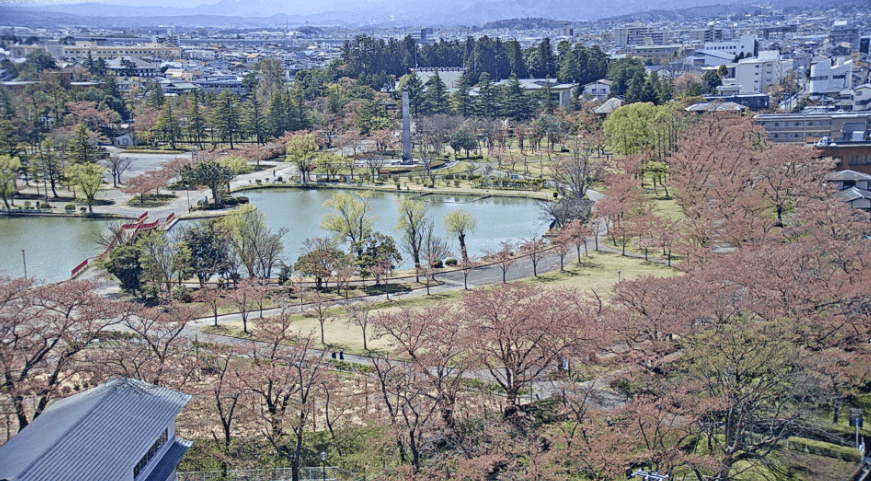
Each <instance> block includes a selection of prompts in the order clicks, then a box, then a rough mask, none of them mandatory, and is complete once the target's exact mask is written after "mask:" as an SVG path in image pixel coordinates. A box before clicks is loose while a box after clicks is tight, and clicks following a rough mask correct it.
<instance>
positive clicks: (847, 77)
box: [808, 57, 853, 95]
mask: <svg viewBox="0 0 871 481" xmlns="http://www.w3.org/2000/svg"><path fill="white" fill-rule="evenodd" d="M852 87H853V60H847V61H846V62H845V61H844V58H843V57H838V58H836V59H835V60H834V61H832V59H830V58H827V59H823V60H820V61H818V62H815V63H812V64H811V79H810V83H809V85H808V92H809V93H810V94H811V95H832V94H837V93H838V92H840V91H842V90H847V89H850V88H852Z"/></svg>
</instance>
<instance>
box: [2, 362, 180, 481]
mask: <svg viewBox="0 0 871 481" xmlns="http://www.w3.org/2000/svg"><path fill="white" fill-rule="evenodd" d="M189 399H190V396H189V395H187V394H183V393H179V392H175V391H171V390H169V389H165V388H162V387H159V386H155V385H152V384H148V383H145V382H142V381H137V380H135V379H118V380H115V381H110V382H107V383H105V384H102V385H100V386H98V387H95V388H92V389H89V390H87V391H84V392H81V393H78V394H75V395H73V396H70V397H68V398H66V399H62V400H60V401H57V402H55V403H54V404H52V405H51V406H50V407H49V408H48V409H46V410H45V411H44V412H43V413H42V414H41V415H40V416H38V417H36V418H35V419H34V420H33V421H32V422H31V423H30V424H29V425H28V426H27V427H26V428H24V429H23V430H21V432H19V433H18V434H17V435H16V436H14V437H13V438H12V439H10V440H9V441H7V442H6V444H4V445H3V446H0V478H9V479H11V480H14V481H64V480H69V479H92V480H117V479H124V478H127V477H129V475H130V473H131V469H133V466H134V464H135V463H136V461H138V460H139V458H140V457H141V456H142V454H143V453H144V452H145V451H146V450H147V449H148V448H149V447H150V446H151V445H152V444H153V443H154V440H155V439H157V437H158V436H159V435H160V433H161V432H163V430H164V429H166V426H167V425H168V424H170V423H171V422H172V421H173V420H174V419H175V416H176V415H177V414H178V412H179V411H181V409H182V407H184V405H185V404H187V402H188V400H189Z"/></svg>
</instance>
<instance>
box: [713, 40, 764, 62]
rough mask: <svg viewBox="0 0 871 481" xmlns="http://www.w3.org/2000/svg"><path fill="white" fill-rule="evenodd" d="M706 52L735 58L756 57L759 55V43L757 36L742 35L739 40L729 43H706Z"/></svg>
mask: <svg viewBox="0 0 871 481" xmlns="http://www.w3.org/2000/svg"><path fill="white" fill-rule="evenodd" d="M705 51H710V52H720V53H725V54H728V55H730V56H732V57H733V58H734V57H736V56H738V55H739V54H743V55H742V56H743V57H755V56H757V55H759V41H758V40H757V39H756V35H742V36H741V37H740V38H739V39H738V40H732V41H729V42H705Z"/></svg>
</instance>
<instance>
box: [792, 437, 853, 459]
mask: <svg viewBox="0 0 871 481" xmlns="http://www.w3.org/2000/svg"><path fill="white" fill-rule="evenodd" d="M786 445H787V447H789V449H792V450H794V451H801V452H804V453H810V454H816V455H817V456H825V457H827V458H835V459H842V460H844V461H852V462H855V463H858V462H861V461H862V453H860V452H859V450H858V449H856V448H848V447H846V446H838V445H837V444H832V443H826V442H823V441H815V440H813V439H807V438H799V437H795V436H792V437H790V438H789V439H787V440H786Z"/></svg>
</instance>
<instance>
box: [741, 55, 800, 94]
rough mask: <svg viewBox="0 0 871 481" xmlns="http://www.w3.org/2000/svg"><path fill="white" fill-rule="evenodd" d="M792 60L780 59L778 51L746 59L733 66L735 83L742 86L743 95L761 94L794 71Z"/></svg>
mask: <svg viewBox="0 0 871 481" xmlns="http://www.w3.org/2000/svg"><path fill="white" fill-rule="evenodd" d="M792 64H793V60H792V59H782V58H780V52H778V51H777V50H765V51H762V52H759V55H758V56H756V57H751V58H745V59H741V60H739V61H738V63H737V64H733V68H732V71H733V72H734V78H735V83H736V84H738V85H740V86H741V89H740V92H739V93H741V94H761V93H765V89H766V88H768V87H770V86H772V85H774V84H776V83H778V82H780V81H781V80H782V79H783V78H784V77H785V76H786V74H787V73H788V72H789V71H790V70H792Z"/></svg>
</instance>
